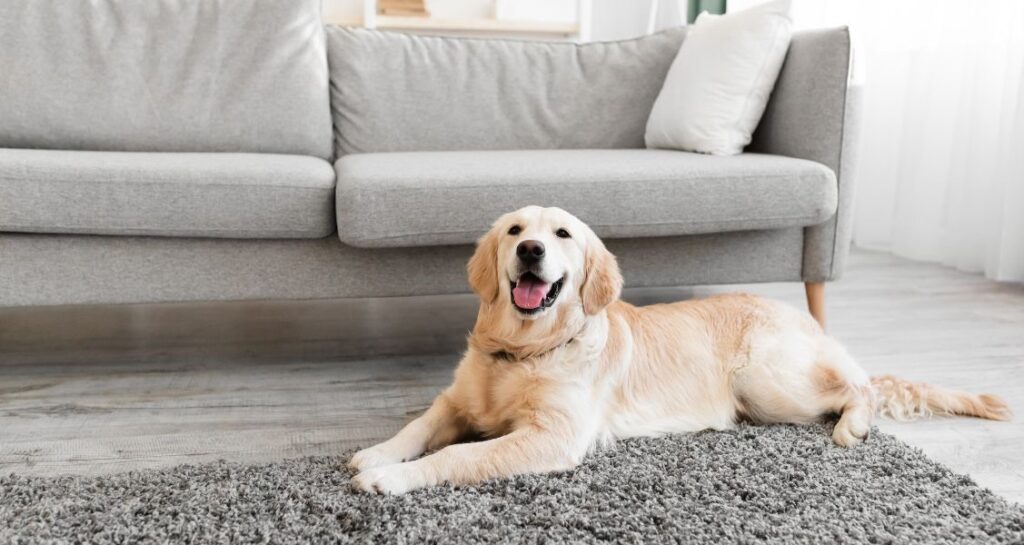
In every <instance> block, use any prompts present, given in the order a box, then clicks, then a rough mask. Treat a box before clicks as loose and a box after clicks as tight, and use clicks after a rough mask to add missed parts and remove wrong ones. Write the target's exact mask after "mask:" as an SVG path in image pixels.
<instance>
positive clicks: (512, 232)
mask: <svg viewBox="0 0 1024 545" xmlns="http://www.w3.org/2000/svg"><path fill="white" fill-rule="evenodd" d="M522 232H523V228H522V227H520V226H518V225H513V226H512V227H510V228H509V230H508V234H510V235H518V234H519V233H522Z"/></svg>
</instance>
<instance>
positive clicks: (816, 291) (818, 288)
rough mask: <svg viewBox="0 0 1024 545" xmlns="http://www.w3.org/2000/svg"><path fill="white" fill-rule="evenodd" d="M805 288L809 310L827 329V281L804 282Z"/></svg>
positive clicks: (823, 327) (822, 326)
mask: <svg viewBox="0 0 1024 545" xmlns="http://www.w3.org/2000/svg"><path fill="white" fill-rule="evenodd" d="M804 290H805V291H806V292H807V310H809V311H810V312H811V316H814V319H815V320H817V321H818V323H819V324H821V328H822V329H825V283H824V282H804Z"/></svg>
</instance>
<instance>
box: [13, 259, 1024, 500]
mask: <svg viewBox="0 0 1024 545" xmlns="http://www.w3.org/2000/svg"><path fill="white" fill-rule="evenodd" d="M736 289H745V290H748V291H753V292H756V293H761V294H765V295H769V296H772V297H777V298H781V299H784V300H788V301H790V302H793V303H794V304H801V305H802V304H803V288H802V286H801V285H798V284H772V285H758V286H742V287H735V286H733V287H728V286H726V287H716V288H698V289H695V290H691V289H660V290H642V291H631V292H629V293H628V296H627V298H629V299H631V300H633V301H634V302H654V301H663V300H673V299H680V298H685V297H692V296H694V295H696V296H703V295H706V294H708V293H712V292H721V291H730V290H736ZM828 296H829V305H828V306H829V316H830V329H831V332H832V333H833V334H835V335H836V336H838V337H839V338H840V339H841V340H843V341H844V342H845V343H846V344H847V345H848V347H849V348H850V350H851V352H852V353H853V354H854V355H855V356H857V357H858V358H859V359H860V361H861V363H862V364H863V365H864V367H865V368H867V369H868V371H869V372H871V373H883V372H891V373H896V374H899V375H902V376H905V377H907V378H911V379H915V380H927V381H932V382H936V383H941V384H945V385H948V386H955V387H959V388H964V389H969V390H976V391H985V392H995V393H999V394H1001V395H1003V396H1005V397H1006V398H1007V399H1008V400H1009V401H1010V404H1011V406H1012V407H1013V408H1014V409H1015V410H1016V411H1017V412H1018V413H1019V414H1021V416H1022V417H1024V287H1021V286H1009V285H1000V284H996V283H994V282H989V281H986V280H984V279H983V278H981V277H978V276H973V275H967V274H961V273H958V272H955V271H951V270H949V269H945V268H941V267H937V266H932V265H923V264H917V263H912V262H909V261H905V260H901V259H897V258H893V257H890V256H887V255H884V254H877V253H869V252H864V251H857V252H855V253H854V255H853V256H852V258H851V265H850V267H849V270H848V272H847V275H846V278H845V279H843V280H842V281H840V282H838V283H836V284H830V285H829V288H828ZM475 305H476V303H475V300H474V299H473V298H472V297H471V296H455V297H451V296H448V297H423V298H411V299H374V300H356V301H351V300H350V301H315V302H249V303H213V304H181V305H123V306H103V307H63V308H62V307H48V308H21V309H0V473H9V472H18V473H24V474H34V475H53V474H59V473H81V474H97V473H104V472H111V471H122V470H128V469H136V468H143V467H160V466H167V465H172V464H178V463H183V462H201V461H206V460H214V459H218V458H227V459H231V460H240V461H266V460H276V459H281V458H285V457H293V456H304V455H312V454H335V453H338V452H341V451H343V450H346V449H348V448H350V447H352V446H355V445H366V444H369V443H372V442H375V441H377V440H380V439H383V438H385V437H387V436H389V435H390V434H392V433H394V432H395V431H396V430H397V429H398V428H399V427H400V426H401V425H402V424H403V423H404V422H405V421H406V420H407V419H409V418H410V417H411V416H413V415H415V414H416V413H417V412H419V411H421V410H422V409H423V408H424V407H425V406H426V405H427V404H428V403H429V401H430V399H431V398H432V397H433V395H434V394H436V392H437V391H439V389H440V388H441V387H443V386H444V385H445V384H447V382H448V381H449V379H450V375H451V369H452V368H453V366H454V364H455V362H456V361H457V358H458V355H457V352H458V351H459V350H461V347H462V345H463V342H464V338H465V334H466V331H467V330H468V329H469V327H470V326H471V324H472V319H473V317H474V315H475ZM366 354H377V355H376V356H373V357H366V356H365V355H366ZM403 354H404V355H403ZM395 355H397V356H395ZM1022 421H1024V418H1022V419H1020V420H1017V421H1014V422H1010V423H995V422H985V421H980V420H970V419H934V420H929V421H923V422H916V423H912V424H899V423H893V422H888V421H882V423H881V426H882V428H883V429H884V430H887V431H890V432H893V433H895V434H897V435H898V436H900V437H902V438H903V439H904V440H906V441H908V442H910V443H913V444H915V445H918V446H920V447H921V448H923V449H924V450H925V451H926V452H927V453H928V454H929V455H930V456H932V457H933V458H934V459H936V460H939V461H941V462H943V463H945V464H947V465H949V466H951V467H953V468H955V469H956V470H958V471H961V472H966V473H969V474H971V475H972V476H974V477H975V479H977V480H978V481H979V482H980V483H981V484H983V485H985V486H989V487H991V488H992V489H994V490H996V491H997V492H999V493H1001V494H1003V495H1004V496H1005V497H1008V498H1011V499H1013V500H1015V501H1024V455H1022V454H1021V453H1022V452H1024V424H1022V423H1021V422H1022Z"/></svg>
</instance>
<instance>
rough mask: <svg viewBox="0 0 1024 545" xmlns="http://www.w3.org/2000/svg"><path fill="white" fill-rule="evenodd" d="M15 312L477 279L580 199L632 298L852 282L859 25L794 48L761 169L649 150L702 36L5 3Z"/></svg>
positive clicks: (1, 134) (2, 139)
mask: <svg viewBox="0 0 1024 545" xmlns="http://www.w3.org/2000/svg"><path fill="white" fill-rule="evenodd" d="M0 36H2V37H3V44H2V46H0V74H3V77H0V306H17V305H57V304H90V303H132V302H159V301H193V300H229V299H269V298H325V297H364V296H405V295H424V294H440V293H453V292H464V291H467V290H468V286H467V284H466V279H465V272H464V266H465V262H466V260H467V258H468V256H469V255H470V252H471V251H472V244H473V242H474V240H475V239H476V238H477V237H478V236H479V235H480V234H482V233H483V232H484V231H485V229H486V228H487V227H488V225H489V223H490V222H491V221H492V220H493V219H494V218H496V217H497V216H498V215H500V214H501V213H503V212H506V211H509V210H512V209H515V208H518V207H521V206H524V205H527V204H541V205H554V206H561V207H563V208H565V209H567V210H569V211H571V212H573V213H575V214H577V215H578V216H580V217H581V218H582V219H583V220H584V221H586V222H588V223H590V224H591V225H592V226H593V227H594V228H595V230H596V231H597V232H598V234H600V235H601V236H603V237H605V239H606V240H607V241H608V246H609V247H610V248H611V250H612V251H613V252H614V253H615V254H616V255H618V257H619V259H620V261H621V264H622V268H623V270H624V274H625V277H626V280H627V284H628V285H631V286H664V285H692V284H708V283H736V282H767V281H801V282H809V283H819V282H824V281H828V280H833V279H835V278H837V277H838V276H839V274H840V273H841V271H842V269H843V263H844V259H845V256H846V254H847V250H848V245H849V240H850V205H851V190H852V187H851V186H852V176H851V172H850V168H849V165H850V164H851V163H852V161H851V158H850V153H851V147H852V145H851V144H852V142H853V141H854V139H853V138H852V136H851V134H852V132H853V128H854V127H853V125H854V123H853V120H854V117H855V116H854V110H855V108H854V107H853V106H854V104H855V102H856V101H855V95H856V89H852V88H849V86H848V84H847V80H848V69H849V56H850V43H849V36H848V33H847V31H846V29H832V30H822V31H813V32H800V33H798V34H796V36H795V37H794V39H793V42H792V46H791V48H790V51H789V54H788V57H787V59H786V63H785V66H784V68H783V71H782V74H781V76H780V79H779V81H778V84H777V86H776V89H775V91H774V93H773V94H772V98H771V102H770V104H769V107H768V110H767V112H766V114H765V116H764V119H763V120H762V122H761V124H760V127H759V128H758V130H757V133H756V135H755V138H754V142H753V143H752V144H751V146H750V147H749V150H748V153H744V154H742V155H739V156H735V157H711V156H705V155H698V154H691V153H685V152H679V151H666V150H647V149H643V132H644V125H645V123H646V120H647V115H648V113H649V111H650V109H651V106H652V104H653V101H654V99H655V96H656V95H657V93H658V91H659V89H660V87H661V83H662V80H663V78H664V76H665V73H666V71H667V70H668V67H669V65H670V63H671V62H672V59H673V58H674V56H675V53H676V51H677V49H678V47H679V45H680V43H682V41H683V40H684V39H685V36H686V29H685V28H680V29H674V30H669V31H666V32H661V33H659V34H655V35H652V36H648V37H644V38H640V39H637V40H631V41H625V42H614V43H593V44H585V45H574V44H566V43H539V42H538V43H534V42H525V41H511V40H482V39H449V38H433V37H417V36H407V35H402V34H393V33H386V32H376V31H369V30H361V29H348V28H342V27H332V26H326V27H325V26H323V25H322V24H321V22H320V7H319V3H318V1H316V0H301V1H299V0H260V1H255V2H254V1H251V0H178V1H176V2H132V1H130V0H98V1H96V2H91V3H88V2H63V1H61V0H33V1H28V0H20V1H12V2H3V3H0Z"/></svg>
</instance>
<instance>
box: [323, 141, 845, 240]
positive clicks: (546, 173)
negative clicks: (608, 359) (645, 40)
mask: <svg viewBox="0 0 1024 545" xmlns="http://www.w3.org/2000/svg"><path fill="white" fill-rule="evenodd" d="M335 168H336V170H337V173H338V193H337V203H338V216H337V217H338V235H339V236H340V237H341V240H342V241H344V242H346V243H348V244H352V245H354V246H360V247H388V246H421V245H440V244H466V243H472V242H474V241H475V240H476V239H477V238H478V237H479V236H480V234H481V233H483V232H485V231H486V230H487V228H488V227H489V226H490V225H491V223H492V222H494V220H495V219H496V218H498V216H500V215H501V214H503V213H505V212H508V211H510V210H515V209H517V208H520V207H522V206H526V205H531V204H538V205H542V206H560V207H562V208H564V209H566V210H569V211H570V212H572V213H573V214H576V215H577V216H579V217H580V219H582V220H583V221H585V222H587V223H588V224H589V225H590V226H591V227H593V229H594V230H595V231H596V232H597V233H598V235H600V236H602V237H605V238H628V237H654V236H674V235H689V234H697V233H714V232H722V231H741V230H749V229H774V228H780V227H790V226H804V225H813V224H816V223H821V222H823V221H825V220H827V219H828V218H829V217H831V216H832V214H833V213H834V212H835V209H836V183H835V177H834V175H833V174H832V171H830V170H829V169H827V168H825V167H824V166H822V165H820V164H818V163H814V162H811V161H803V160H800V159H792V158H788V157H778V156H770V155H755V154H743V155H737V156H731V157H714V156H710V155H701V154H696V153H687V152H682V151H668V150H648V149H630V150H526V151H460V152H406V153H376V154H357V155H347V156H345V157H342V158H341V159H339V160H338V161H337V163H336V164H335Z"/></svg>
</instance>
